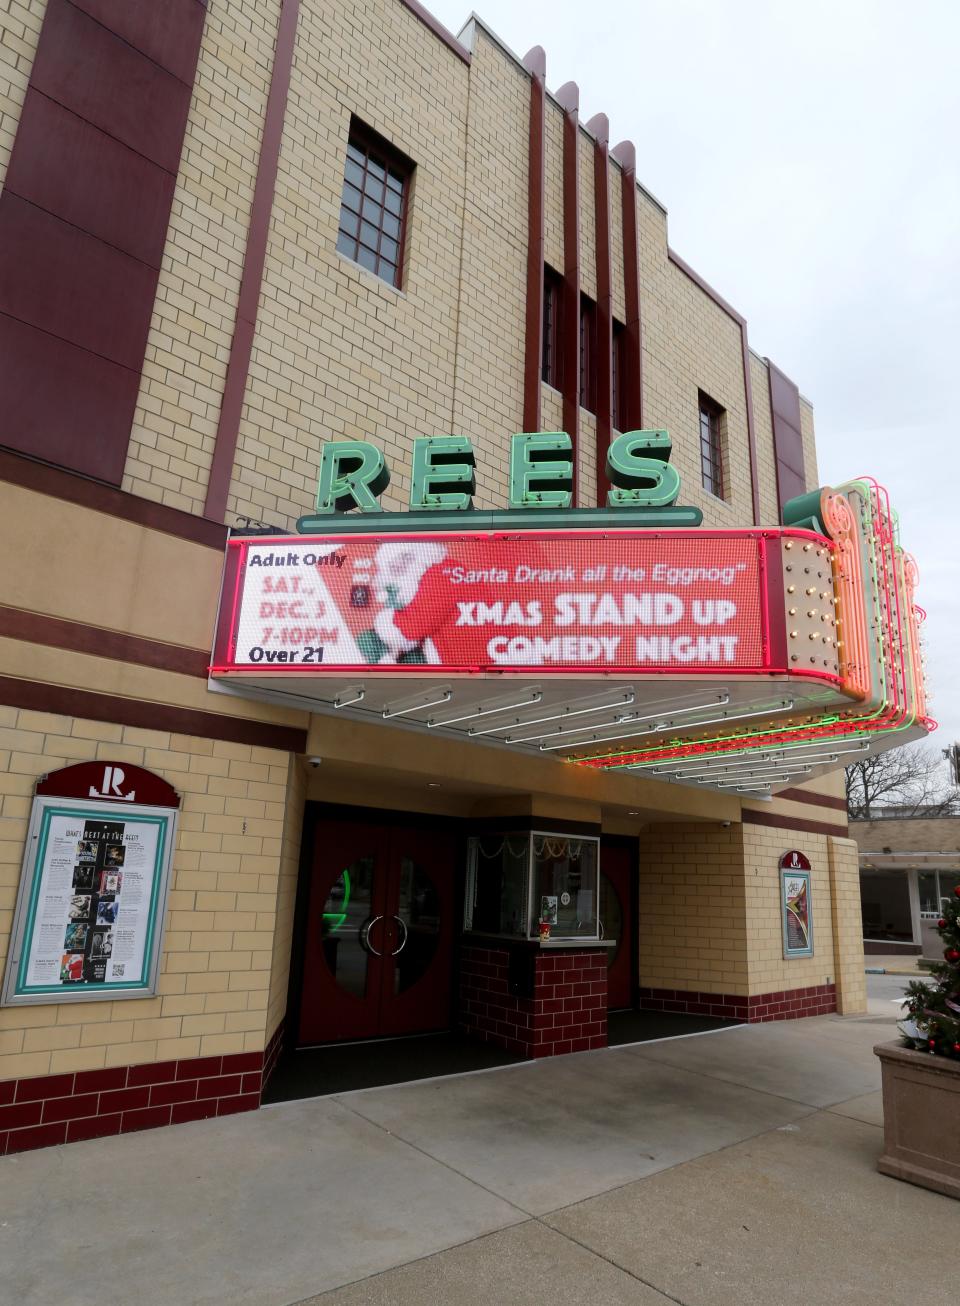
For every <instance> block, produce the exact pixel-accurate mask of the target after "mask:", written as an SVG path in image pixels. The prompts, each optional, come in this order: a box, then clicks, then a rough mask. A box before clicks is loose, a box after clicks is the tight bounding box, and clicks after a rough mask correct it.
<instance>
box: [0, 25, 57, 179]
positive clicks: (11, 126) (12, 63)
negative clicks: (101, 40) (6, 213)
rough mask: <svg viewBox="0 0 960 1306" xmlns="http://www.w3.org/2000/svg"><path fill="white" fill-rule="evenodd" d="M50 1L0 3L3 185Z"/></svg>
mask: <svg viewBox="0 0 960 1306" xmlns="http://www.w3.org/2000/svg"><path fill="white" fill-rule="evenodd" d="M46 10H47V5H46V0H0V186H2V185H3V181H4V178H5V177H6V175H7V164H8V163H9V162H10V151H11V149H12V148H13V140H14V137H15V136H16V134H17V123H18V122H19V121H20V111H21V110H22V108H23V98H24V96H25V95H26V93H27V83H28V82H29V80H30V69H31V68H32V67H33V59H34V55H35V54H36V52H37V42H38V41H39V40H40V28H41V26H42V24H43V15H44V14H45V13H46Z"/></svg>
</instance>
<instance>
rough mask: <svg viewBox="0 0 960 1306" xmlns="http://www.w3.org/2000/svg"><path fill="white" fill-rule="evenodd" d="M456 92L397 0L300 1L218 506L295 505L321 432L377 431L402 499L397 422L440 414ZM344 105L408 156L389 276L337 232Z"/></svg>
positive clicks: (458, 202) (448, 353)
mask: <svg viewBox="0 0 960 1306" xmlns="http://www.w3.org/2000/svg"><path fill="white" fill-rule="evenodd" d="M466 94H467V70H466V66H465V65H464V64H463V63H462V62H461V61H460V60H458V59H456V58H455V57H454V56H453V55H452V54H451V53H450V51H449V50H447V48H446V47H445V46H444V45H442V44H441V43H440V42H439V41H437V40H436V38H435V37H433V36H432V35H431V34H430V33H429V32H428V31H427V30H426V29H425V28H424V26H423V24H422V23H420V22H419V21H418V20H417V19H416V17H415V16H414V15H413V14H411V13H410V11H409V10H407V9H405V8H404V7H403V6H401V5H399V4H396V3H384V2H383V0H380V2H379V3H368V4H360V5H357V4H351V5H346V4H336V5H331V4H327V3H321V0H307V3H305V4H304V5H302V7H301V17H300V25H299V29H298V33H297V43H296V53H295V57H294V65H293V73H292V78H291V86H290V98H289V102H288V106H287V114H286V120H285V124H284V134H283V147H282V150H281V157H280V168H279V175H278V178H277V193H276V199H275V203H274V210H273V221H272V224H271V232H270V240H269V245H268V250H267V263H266V270H265V282H264V288H263V295H262V302H261V309H260V314H259V318H258V323H257V333H256V338H255V342H254V349H253V357H252V361H251V376H250V384H249V385H248V388H247V398H246V408H245V412H244V418H243V420H242V422H241V427H240V441H239V449H238V458H237V463H236V466H235V469H234V477H233V484H232V488H231V492H230V500H229V509H230V511H231V512H232V513H239V514H244V515H249V516H252V517H255V518H258V519H261V520H265V521H270V522H279V523H281V524H285V523H288V522H291V521H292V520H294V519H296V518H297V517H298V516H300V515H302V514H303V513H304V512H307V511H309V510H310V509H311V508H312V506H313V501H314V496H315V493H316V480H317V471H318V467H319V451H320V445H321V443H322V441H323V440H325V439H329V438H331V437H333V438H347V439H350V438H368V439H373V440H375V441H376V442H377V443H378V444H379V445H380V446H381V447H382V448H383V449H384V451H385V452H386V453H387V456H388V460H389V461H390V462H391V464H392V468H393V481H392V484H391V486H390V488H389V489H388V491H387V493H386V494H385V496H384V499H383V502H384V505H385V506H386V507H391V508H401V507H405V506H406V503H407V501H408V498H409V465H408V456H409V444H410V439H411V437H413V436H415V435H421V434H433V433H442V432H445V431H449V430H450V429H451V423H452V420H453V390H454V360H455V340H456V334H457V301H458V280H459V266H460V231H461V226H462V209H463V177H464V146H465V129H466ZM351 112H353V113H355V114H356V115H357V116H358V117H359V118H360V119H362V120H363V122H365V123H366V124H367V125H368V126H369V127H372V128H374V129H375V130H376V131H379V132H380V133H381V134H382V135H383V136H385V137H386V138H387V139H388V140H389V141H391V142H392V143H393V144H394V145H395V146H396V147H397V148H398V149H400V150H401V151H403V153H405V154H407V155H408V156H409V157H410V158H412V159H413V160H414V161H415V162H416V172H415V174H414V179H413V186H412V194H411V196H410V203H409V209H408V219H407V235H406V251H407V253H406V263H405V268H404V276H403V284H402V287H401V289H400V290H399V291H398V290H396V289H394V288H393V287H391V286H388V285H387V284H386V283H385V282H384V281H382V280H381V279H380V278H378V277H376V276H374V275H373V274H371V273H368V272H367V271H365V270H364V269H361V268H360V267H358V266H357V265H356V264H354V263H353V262H351V261H350V260H348V259H346V258H344V257H343V256H341V255H340V254H339V253H338V252H337V250H336V248H335V244H336V235H337V221H338V218H339V213H340V192H341V187H342V182H343V161H344V157H345V154H346V146H347V137H348V133H349V125H350V114H351Z"/></svg>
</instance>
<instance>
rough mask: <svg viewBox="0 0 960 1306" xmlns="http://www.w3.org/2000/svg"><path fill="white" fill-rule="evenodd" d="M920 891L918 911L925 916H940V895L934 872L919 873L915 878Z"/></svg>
mask: <svg viewBox="0 0 960 1306" xmlns="http://www.w3.org/2000/svg"><path fill="white" fill-rule="evenodd" d="M917 885H918V887H919V889H920V911H921V912H922V914H923V915H925V916H939V915H940V893H939V889H938V885H937V873H936V871H921V872H920V874H919V875H918V876H917Z"/></svg>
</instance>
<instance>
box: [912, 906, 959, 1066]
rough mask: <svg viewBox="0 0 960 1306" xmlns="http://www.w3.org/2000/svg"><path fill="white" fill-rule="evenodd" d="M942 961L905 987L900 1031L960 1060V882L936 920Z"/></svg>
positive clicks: (934, 1051)
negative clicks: (927, 977) (904, 1014)
mask: <svg viewBox="0 0 960 1306" xmlns="http://www.w3.org/2000/svg"><path fill="white" fill-rule="evenodd" d="M937 931H938V933H939V935H940V939H941V941H942V942H943V961H942V962H940V963H939V965H937V966H934V967H933V969H932V970H931V980H930V981H923V980H913V981H912V982H911V983H910V984H909V985H908V986H907V991H906V1001H907V1010H908V1016H907V1018H905V1019H904V1020H901V1022H900V1026H899V1028H900V1032H901V1034H902V1035H903V1037H904V1039H905V1041H906V1043H907V1045H908V1046H909V1047H913V1048H917V1049H918V1050H920V1051H922V1052H930V1053H932V1054H933V1055H935V1056H941V1057H954V1058H955V1059H956V1060H958V1061H960V884H958V885H957V886H956V888H955V889H954V890H953V898H952V900H951V901H949V902H948V903H947V905H946V907H945V908H944V912H943V915H942V916H941V917H940V919H939V920H938V921H937Z"/></svg>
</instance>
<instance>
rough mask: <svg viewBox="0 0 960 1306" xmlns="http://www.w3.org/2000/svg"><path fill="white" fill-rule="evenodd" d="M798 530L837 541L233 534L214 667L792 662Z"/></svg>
mask: <svg viewBox="0 0 960 1306" xmlns="http://www.w3.org/2000/svg"><path fill="white" fill-rule="evenodd" d="M786 536H790V537H791V538H792V539H794V540H795V541H799V542H800V543H803V542H805V541H810V540H813V541H815V542H816V545H817V546H819V547H820V548H821V549H822V550H824V549H827V548H829V542H828V541H826V540H824V539H822V537H818V536H816V535H813V534H812V533H809V532H802V531H800V532H798V531H792V532H789V531H783V530H778V531H765V532H764V531H739V532H711V531H696V532H692V531H691V532H682V531H670V532H663V533H660V532H654V531H637V530H632V531H631V530H622V531H609V532H607V531H555V532H534V531H525V532H523V533H522V534H520V533H516V534H506V533H495V532H479V531H478V532H469V533H467V532H465V533H462V534H458V535H454V534H449V533H446V534H441V533H438V534H414V533H411V534H409V535H407V534H404V535H396V534H391V535H389V536H379V535H376V534H369V535H349V536H343V537H337V536H334V535H330V536H322V537H316V536H314V537H311V536H296V537H289V538H275V537H272V538H269V539H264V538H263V537H257V538H241V539H232V540H231V541H230V543H229V546H228V557H227V568H226V574H225V580H224V588H223V600H222V603H221V614H220V625H219V630H218V635H217V641H216V645H215V649H214V658H213V666H212V667H211V671H212V673H213V674H214V675H229V673H231V672H243V673H254V672H255V673H257V674H258V675H262V674H264V673H268V674H274V673H279V674H281V675H287V676H296V677H305V676H324V675H327V674H338V675H343V674H344V673H345V672H346V673H349V674H355V673H356V671H357V670H358V669H362V670H363V672H364V674H370V673H382V674H385V675H389V676H397V675H402V674H404V673H406V672H411V673H414V674H419V675H421V676H422V675H430V674H431V673H433V674H450V673H453V674H457V673H460V674H464V673H476V672H489V671H500V672H512V673H514V674H517V673H520V674H528V675H536V676H538V677H539V676H544V675H548V676H549V675H563V674H566V675H570V674H578V675H582V674H584V673H593V674H603V673H607V674H611V673H612V674H615V675H621V676H623V675H644V674H649V673H658V674H672V675H693V674H695V675H704V674H707V675H711V674H712V675H721V676H723V675H726V676H729V675H731V674H736V673H740V674H763V673H767V674H769V673H771V672H775V671H779V672H781V673H783V672H786V671H790V670H792V669H794V668H791V667H790V665H789V659H788V657H787V651H786V634H785V622H786V617H785V610H784V582H783V569H782V563H781V545H782V539H783V538H784V537H786ZM827 566H829V564H827ZM804 669H805V671H806V674H808V675H811V674H812V675H818V676H821V677H822V678H823V679H825V680H829V681H831V682H834V683H836V681H837V679H838V677H837V674H836V666H835V662H834V663H832V664H831V665H830V666H828V665H827V662H826V661H823V662H821V664H820V665H819V666H818V667H816V668H804Z"/></svg>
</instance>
